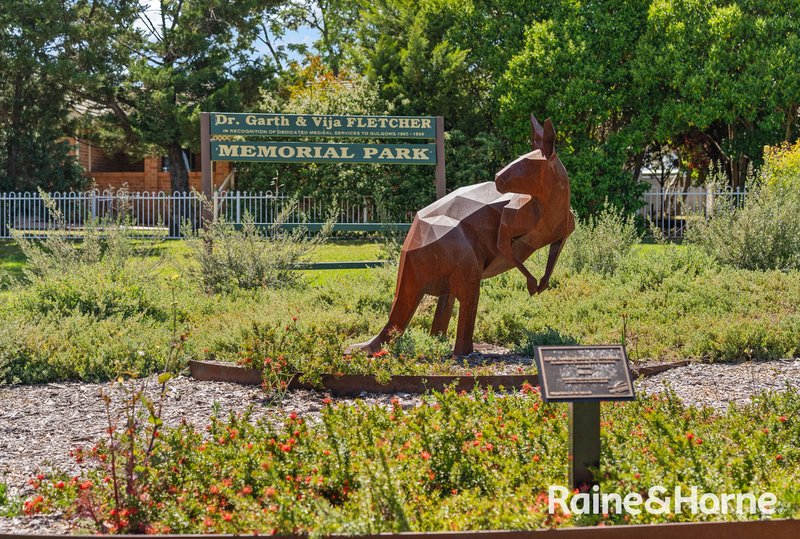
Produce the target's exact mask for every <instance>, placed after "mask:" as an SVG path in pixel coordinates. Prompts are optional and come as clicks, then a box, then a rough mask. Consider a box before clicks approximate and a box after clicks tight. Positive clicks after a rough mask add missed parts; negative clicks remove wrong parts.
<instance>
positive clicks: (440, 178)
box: [436, 116, 447, 199]
mask: <svg viewBox="0 0 800 539" xmlns="http://www.w3.org/2000/svg"><path fill="white" fill-rule="evenodd" d="M446 184H447V179H446V178H445V173H444V118H443V117H442V116H437V117H436V198H437V199H438V198H442V197H443V196H444V195H445V194H446Z"/></svg>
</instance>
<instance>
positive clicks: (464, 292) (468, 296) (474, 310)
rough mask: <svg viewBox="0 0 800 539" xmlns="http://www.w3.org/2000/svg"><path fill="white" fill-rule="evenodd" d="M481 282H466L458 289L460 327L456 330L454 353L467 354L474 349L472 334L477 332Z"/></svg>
mask: <svg viewBox="0 0 800 539" xmlns="http://www.w3.org/2000/svg"><path fill="white" fill-rule="evenodd" d="M480 291H481V283H480V281H475V282H474V283H465V285H464V286H463V287H462V289H461V290H459V291H458V293H457V297H458V329H457V330H456V345H455V348H454V349H453V354H454V355H456V356H466V355H468V354H471V353H472V352H473V351H474V348H473V345H472V335H473V334H474V333H475V317H476V316H477V314H478V297H479V296H480Z"/></svg>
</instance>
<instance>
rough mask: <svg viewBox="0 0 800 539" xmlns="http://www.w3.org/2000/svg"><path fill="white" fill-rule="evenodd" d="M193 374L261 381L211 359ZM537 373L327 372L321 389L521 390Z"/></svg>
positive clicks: (296, 384) (297, 385)
mask: <svg viewBox="0 0 800 539" xmlns="http://www.w3.org/2000/svg"><path fill="white" fill-rule="evenodd" d="M189 368H190V369H191V374H192V377H194V378H195V379H197V380H205V381H216V382H236V383H240V384H248V385H259V384H261V381H262V379H261V371H259V370H257V369H245V368H242V367H237V366H235V365H231V364H225V363H221V362H210V361H189ZM299 378H300V375H299V374H298V375H295V377H294V378H292V381H291V382H290V383H289V387H288V389H320V387H315V386H312V385H309V384H303V383H301V382H300V381H299ZM538 380H539V377H538V376H536V375H535V374H515V375H505V376H502V375H498V376H405V375H403V376H392V377H391V378H390V379H389V381H388V382H386V383H381V382H379V381H378V380H376V379H375V377H374V376H366V375H355V374H350V375H344V376H338V377H337V376H334V375H332V374H326V375H324V376H323V377H322V386H321V389H325V390H328V391H330V392H331V393H334V394H336V395H358V394H360V393H361V392H364V391H366V392H367V393H425V392H426V391H431V390H437V391H442V390H444V389H446V388H448V387H451V386H453V384H455V385H454V386H453V387H454V388H455V390H456V391H461V390H465V391H469V390H471V389H473V388H474V387H475V386H476V385H480V386H481V387H492V388H494V389H500V388H501V387H503V388H505V389H519V388H521V387H522V386H523V384H525V383H526V382H527V383H528V384H530V385H532V386H535V385H537V384H538Z"/></svg>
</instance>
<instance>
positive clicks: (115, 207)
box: [0, 191, 377, 239]
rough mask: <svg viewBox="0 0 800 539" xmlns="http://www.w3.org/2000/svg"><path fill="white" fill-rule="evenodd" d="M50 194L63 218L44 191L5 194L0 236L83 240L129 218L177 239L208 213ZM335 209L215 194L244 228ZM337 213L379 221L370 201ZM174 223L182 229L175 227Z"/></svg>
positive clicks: (218, 211)
mask: <svg viewBox="0 0 800 539" xmlns="http://www.w3.org/2000/svg"><path fill="white" fill-rule="evenodd" d="M46 196H47V197H49V198H50V200H51V201H52V207H54V208H55V209H56V210H57V214H59V215H56V212H53V211H51V210H50V209H49V208H48V206H47V204H46V203H45V200H43V199H42V197H41V196H40V195H39V193H38V192H32V193H28V192H26V193H0V238H9V237H11V230H16V231H19V232H20V233H21V234H22V235H23V236H24V237H28V238H40V237H43V236H44V235H46V234H47V233H48V232H49V231H51V230H53V229H54V228H58V229H60V230H63V231H64V232H65V233H66V235H67V236H70V237H76V238H77V237H80V236H81V234H82V232H83V230H84V227H85V225H86V223H87V222H90V221H91V220H94V221H96V222H101V223H102V222H103V221H105V220H109V219H119V218H121V217H123V214H126V215H127V216H128V217H129V218H130V219H129V221H128V222H129V223H130V226H131V227H132V228H133V229H134V230H136V231H137V232H138V233H139V234H140V235H142V236H143V237H146V236H148V235H152V236H155V235H159V236H163V235H166V237H168V238H173V239H175V238H179V237H180V236H181V234H180V229H179V227H180V225H181V224H183V223H184V222H187V221H188V222H189V223H191V224H193V225H198V224H199V223H200V220H201V217H202V215H203V200H202V198H201V197H200V196H198V195H197V194H196V193H179V192H175V193H172V194H170V193H164V192H158V193H148V192H135V193H127V192H110V191H102V192H101V191H87V192H75V193H73V192H70V193H49V194H47V195H46ZM295 202H296V204H295ZM330 206H331V204H330V203H327V204H326V203H325V201H322V200H315V199H313V198H311V197H301V198H299V199H294V198H293V197H289V196H285V195H281V194H274V193H271V192H240V191H228V192H223V193H214V196H213V200H212V201H211V208H213V209H212V211H213V214H214V216H223V217H224V218H225V219H227V220H228V221H229V222H232V223H236V224H241V223H242V222H243V220H244V219H245V216H246V215H248V214H249V215H250V216H251V217H252V219H253V221H254V222H255V223H256V224H257V225H270V224H273V223H275V221H276V220H277V219H278V216H279V215H280V214H281V212H283V211H284V210H285V209H286V208H287V207H291V208H293V209H292V210H291V211H289V212H288V213H287V214H286V215H285V216H284V217H285V218H284V222H285V223H289V224H300V223H305V224H320V223H324V222H326V221H327V220H328V218H329V216H330V214H331V207H330ZM336 214H337V222H338V223H341V224H363V223H373V222H375V220H376V215H377V212H376V209H375V206H374V204H373V203H372V202H371V201H369V200H365V201H364V203H362V204H353V203H349V202H345V203H342V204H338V208H337V210H336ZM170 223H178V226H169V224H170Z"/></svg>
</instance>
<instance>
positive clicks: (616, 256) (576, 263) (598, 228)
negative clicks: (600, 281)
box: [564, 203, 641, 276]
mask: <svg viewBox="0 0 800 539" xmlns="http://www.w3.org/2000/svg"><path fill="white" fill-rule="evenodd" d="M640 239H641V238H640V234H639V233H638V231H637V230H636V225H635V224H634V222H633V218H632V217H631V216H629V215H626V214H625V213H623V212H621V211H620V210H618V209H616V208H614V207H613V206H611V205H610V204H608V203H606V204H605V205H604V206H603V208H602V209H601V210H600V212H599V213H598V214H597V216H595V217H590V218H588V219H586V220H585V221H583V220H580V219H578V220H577V222H576V226H575V231H574V232H573V233H572V235H571V236H570V238H569V239H568V240H567V244H566V247H565V250H564V263H565V264H566V265H567V266H568V267H569V268H571V269H572V270H574V271H577V272H582V271H593V272H596V273H599V274H601V275H606V276H608V275H613V274H614V273H615V272H616V271H617V268H618V267H619V266H620V264H621V263H622V261H623V260H624V259H625V257H626V256H627V255H628V253H629V252H630V250H631V248H632V247H633V246H634V245H635V244H636V243H637V242H638V241H639V240H640Z"/></svg>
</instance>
